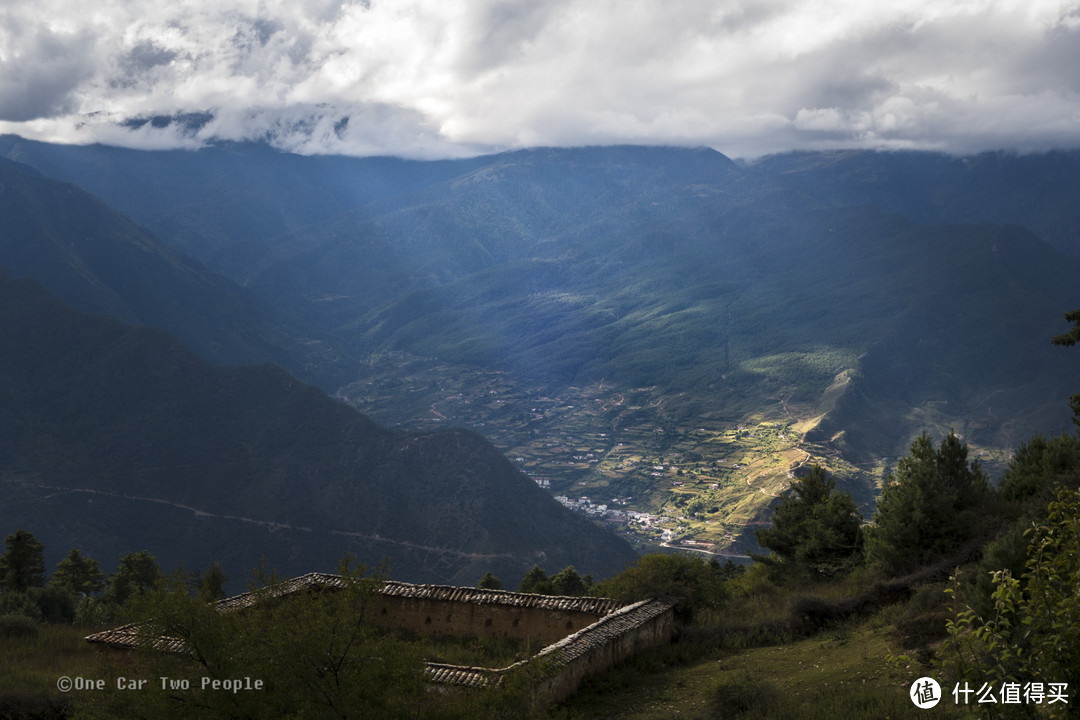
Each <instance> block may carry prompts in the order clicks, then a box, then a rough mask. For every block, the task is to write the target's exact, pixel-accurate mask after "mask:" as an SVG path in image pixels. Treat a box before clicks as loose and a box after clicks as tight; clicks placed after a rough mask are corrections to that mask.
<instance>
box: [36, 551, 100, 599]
mask: <svg viewBox="0 0 1080 720" xmlns="http://www.w3.org/2000/svg"><path fill="white" fill-rule="evenodd" d="M49 583H50V584H52V585H56V586H58V587H62V588H64V589H66V590H68V591H70V592H72V593H76V594H78V595H81V596H82V597H89V596H90V595H93V594H94V593H97V592H100V591H101V589H102V588H104V587H105V573H103V572H101V570H100V569H99V568H98V564H97V561H96V560H94V559H93V558H89V557H86V556H84V555H83V554H82V553H80V552H79V551H78V550H77V549H76V548H72V549H71V552H69V553H68V554H67V557H65V558H64V559H63V560H61V561H60V562H58V563H57V564H56V571H55V572H53V574H52V577H51V578H50V579H49Z"/></svg>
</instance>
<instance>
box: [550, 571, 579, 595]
mask: <svg viewBox="0 0 1080 720" xmlns="http://www.w3.org/2000/svg"><path fill="white" fill-rule="evenodd" d="M551 590H552V592H553V593H554V594H556V595H584V594H585V581H584V580H583V579H582V577H581V576H580V575H578V572H577V570H575V569H574V566H573V565H571V566H569V567H567V568H565V569H564V570H561V571H560V572H557V573H555V574H554V575H553V576H552V577H551Z"/></svg>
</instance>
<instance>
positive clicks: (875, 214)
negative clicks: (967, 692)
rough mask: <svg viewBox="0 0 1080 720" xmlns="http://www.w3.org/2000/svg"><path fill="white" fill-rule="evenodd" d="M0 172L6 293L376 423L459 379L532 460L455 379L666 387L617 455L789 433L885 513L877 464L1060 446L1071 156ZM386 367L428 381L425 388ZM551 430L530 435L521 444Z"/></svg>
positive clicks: (183, 162) (668, 158)
mask: <svg viewBox="0 0 1080 720" xmlns="http://www.w3.org/2000/svg"><path fill="white" fill-rule="evenodd" d="M0 157H4V158H7V159H8V161H15V162H3V164H2V165H0V171H2V172H3V173H5V175H4V178H3V179H2V180H0V182H3V185H4V188H5V191H4V193H3V194H0V203H7V204H5V205H4V206H3V212H4V213H5V217H12V218H16V219H17V220H18V221H17V222H13V223H11V224H5V228H3V229H0V253H3V254H2V255H0V265H3V266H4V267H7V268H8V270H9V271H11V272H12V273H14V274H17V275H32V276H34V277H37V278H38V279H40V280H41V281H42V282H43V283H44V284H45V285H47V286H48V287H49V289H50V290H51V291H52V292H54V293H56V294H57V295H59V296H60V297H61V298H62V299H63V300H64V301H65V302H69V303H71V304H72V305H73V306H75V307H77V308H79V309H80V310H84V311H88V312H94V313H103V314H109V315H114V316H116V317H119V318H121V319H123V320H125V321H127V322H136V323H141V324H146V325H152V326H156V327H161V328H164V329H166V330H169V331H170V332H173V333H175V334H176V335H177V336H179V337H180V338H181V339H182V340H183V341H184V342H185V343H186V344H188V345H190V346H191V348H192V349H194V350H195V351H196V352H198V353H199V354H200V355H201V356H202V357H203V358H204V359H206V360H209V361H211V362H216V363H234V362H252V361H259V362H261V361H271V362H275V363H277V364H278V365H280V366H281V367H283V368H285V369H286V370H288V371H289V372H291V373H293V374H294V375H296V376H297V377H299V378H300V379H302V380H304V381H306V382H310V383H314V384H317V385H318V386H319V387H321V388H323V389H324V390H326V391H328V392H330V393H333V392H335V391H336V390H338V389H339V388H342V387H343V386H346V385H348V387H349V388H350V389H349V392H347V393H346V392H342V396H343V397H345V396H348V397H349V398H350V401H351V402H354V403H355V404H356V405H357V407H358V408H359V409H360V410H361V411H364V412H371V413H372V416H373V417H374V419H375V420H377V421H378V422H380V423H385V424H390V425H398V426H401V427H404V428H412V429H417V428H420V427H428V426H431V425H432V424H433V423H434V424H436V425H437V424H439V423H440V422H442V421H443V420H444V418H443V414H444V413H443V412H436V411H435V409H436V407H444V406H443V405H439V403H445V402H446V400H447V397H448V395H450V394H451V392H450V387H451V386H453V387H454V388H455V389H454V393H456V394H455V397H456V398H458V400H456V402H460V403H467V404H469V405H470V408H472V410H471V411H470V412H472V413H473V414H472V415H471V416H470V417H472V418H473V420H475V422H471V423H470V424H471V425H472V427H473V428H474V429H475V430H477V431H480V432H483V433H484V434H487V435H490V436H491V437H492V438H493V439H494V440H496V442H499V443H500V445H499V447H500V448H501V449H503V450H504V451H509V450H511V449H512V448H513V449H514V454H516V453H518V452H521V453H523V454H525V451H524V450H520V448H521V447H522V442H521V441H520V439H516V440H514V441H513V442H511V441H509V440H507V441H505V442H502V440H503V438H502V437H501V436H500V435H499V433H500V429H501V428H502V427H504V426H505V425H506V424H507V421H508V418H507V415H506V413H507V410H506V403H505V402H503V400H505V398H497V399H495V400H494V401H492V400H493V399H492V398H491V397H490V393H492V392H495V391H493V390H492V389H491V388H490V386H489V384H481V383H479V382H477V383H475V384H472V385H470V384H469V382H468V381H467V380H466V381H461V380H460V378H467V377H472V376H476V377H489V376H490V375H489V374H490V373H497V374H498V377H499V378H501V379H500V382H501V383H503V385H502V386H500V387H506V388H508V390H507V391H506V395H507V397H509V395H511V394H513V395H516V396H519V397H522V396H526V395H528V396H530V397H534V396H536V397H539V396H543V397H548V396H550V397H556V396H560V394H568V393H569V394H572V393H574V392H576V391H577V390H576V389H579V388H582V387H585V386H589V387H593V386H599V387H603V388H607V389H608V390H607V391H608V392H610V393H611V394H612V397H616V396H618V397H621V396H622V395H623V394H629V393H631V392H635V391H638V390H642V389H643V390H644V391H647V392H648V393H649V395H650V397H651V398H653V400H652V401H650V402H649V403H646V405H645V406H643V407H641V408H638V409H635V410H633V413H631V411H630V410H629V409H628V408H622V409H620V410H619V411H618V412H617V413H616V414H614V415H610V416H609V415H605V416H604V419H603V423H606V424H605V425H603V427H600V426H597V427H596V428H593V429H594V430H596V431H597V432H596V433H594V436H595V437H594V438H593V439H594V440H597V442H599V439H598V438H599V437H600V436H605V437H606V438H607V439H606V440H605V442H608V443H609V445H610V446H611V448H609V449H612V450H613V449H614V448H615V447H616V446H617V445H618V442H617V438H618V437H619V436H618V433H619V431H620V429H621V428H624V427H625V426H626V425H627V423H628V422H629V420H628V419H627V418H628V417H629V415H630V414H634V417H635V422H638V421H640V422H642V423H652V424H653V425H654V426H655V427H657V428H661V427H664V428H668V434H669V435H668V436H669V437H670V436H671V427H672V426H673V425H674V426H678V427H681V428H696V427H698V426H699V425H701V424H703V423H705V422H707V421H708V422H714V421H715V422H719V421H724V422H725V423H727V424H728V425H730V426H732V427H734V426H735V425H737V424H739V423H743V422H748V421H751V420H753V421H757V420H778V421H783V422H790V423H793V427H795V428H797V432H798V436H799V442H800V443H801V447H802V448H803V449H804V451H805V453H806V454H807V457H810V456H814V457H816V458H817V459H819V460H822V461H827V462H829V463H832V464H833V466H834V468H840V467H841V466H844V467H847V468H849V470H850V473H848V474H847V475H845V477H844V482H845V483H846V484H848V485H849V486H851V487H852V488H853V489H854V490H855V491H856V492H857V495H859V496H860V497H863V498H872V495H873V492H874V486H875V484H876V483H877V482H879V481H880V479H881V476H882V474H883V473H884V472H885V471H887V467H888V465H887V461H885V460H883V459H884V458H887V457H889V456H895V455H897V454H901V453H902V452H903V451H904V450H905V449H906V447H907V445H908V443H909V442H910V440H911V438H912V437H913V436H915V435H917V434H918V433H920V432H921V431H923V430H926V429H930V430H932V431H935V432H937V431H948V429H949V428H955V429H956V430H957V431H958V432H961V433H962V434H963V435H964V437H965V439H966V440H968V441H969V442H971V443H974V444H976V445H978V446H979V447H981V448H986V449H990V450H993V449H997V450H999V451H1001V452H1008V451H1009V450H1010V449H1011V448H1012V447H1015V445H1016V444H1017V443H1018V442H1020V441H1022V440H1024V439H1026V437H1027V436H1028V435H1029V434H1030V433H1031V432H1034V431H1042V432H1044V433H1049V432H1054V431H1058V430H1061V429H1062V428H1065V427H1067V426H1068V422H1069V421H1068V408H1067V404H1066V402H1065V398H1066V397H1067V396H1068V395H1069V394H1070V393H1071V392H1073V390H1074V386H1075V383H1076V381H1077V376H1078V375H1080V373H1077V372H1076V365H1075V362H1073V359H1072V358H1070V357H1069V356H1068V354H1067V353H1063V352H1062V351H1061V350H1060V349H1059V348H1053V347H1051V346H1050V343H1049V338H1050V337H1051V336H1052V335H1054V334H1057V333H1059V332H1061V331H1062V323H1061V317H1062V314H1063V313H1064V312H1065V311H1067V310H1069V309H1071V308H1074V307H1080V285H1078V284H1077V283H1076V282H1075V278H1076V277H1077V276H1078V271H1080V259H1078V255H1080V246H1078V245H1077V244H1076V242H1077V241H1076V238H1077V237H1080V232H1078V231H1080V211H1078V210H1077V205H1076V203H1075V202H1074V199H1075V197H1077V192H1078V191H1080V154H1078V153H1070V152H1057V153H1046V154H1041V155H1026V156H1017V155H1010V154H1006V153H987V154H983V155H979V156H974V157H967V158H956V157H949V156H944V155H937V154H932V153H875V152H862V151H860V152H837V153H793V154H787V155H779V156H772V157H767V158H761V159H758V160H755V161H752V162H736V161H733V160H731V159H729V158H727V157H725V156H724V155H722V154H721V153H719V152H716V151H715V150H711V149H707V148H656V147H603V148H539V149H531V150H522V151H516V152H510V153H502V154H498V155H492V156H484V157H478V158H471V159H467V160H452V161H451V160H448V161H437V162H417V161H408V160H402V159H396V158H341V157H300V156H295V155H288V154H285V153H279V152H276V151H274V150H271V149H269V148H267V147H265V146H260V145H256V144H223V145H218V146H212V147H207V148H204V149H202V150H198V151H168V152H148V151H135V150H124V149H118V148H110V147H104V146H87V147H70V146H57V145H48V144H43V143H35V142H30V141H27V140H24V139H21V138H17V137H13V136H5V137H2V138H0ZM31 167H32V168H33V170H31V169H30V168H31ZM65 183H66V184H65ZM88 193H92V194H93V196H96V197H91V196H90V195H89V194H88ZM5 198H7V200H5ZM106 204H107V205H106ZM50 208H51V209H50ZM73 237H74V238H76V240H75V241H73V240H72V238H73ZM87 238H92V239H94V242H92V243H87V242H81V240H84V239H87ZM387 358H392V359H393V358H400V359H401V361H400V362H401V368H402V371H403V368H404V365H405V364H406V363H408V362H412V361H414V360H416V361H422V362H425V363H428V364H429V366H430V367H434V368H436V369H435V370H434V371H432V372H430V373H428V374H427V375H425V376H424V379H423V381H418V380H417V378H416V377H410V378H408V379H407V380H406V379H405V378H404V376H403V375H402V374H401V373H398V374H397V376H395V374H394V373H393V372H390V373H384V372H383V371H382V368H383V367H384V366H385V364H386V362H385V360H386V359H387ZM395 362H396V361H395ZM392 364H393V363H391V365H392ZM376 367H378V368H380V370H379V372H378V373H376V372H375V369H374V368H376ZM485 374H487V375H485ZM365 388H366V389H365ZM380 394H381V396H382V397H384V398H389V401H386V402H381V403H374V402H373V401H372V398H374V397H376V396H380ZM395 397H396V398H397V401H396V402H395V400H394V398H395ZM534 404H535V403H534ZM605 407H606V406H605ZM565 408H566V410H565V412H567V413H569V415H567V417H576V416H575V415H574V413H579V414H580V413H582V412H584V408H583V407H582V406H581V405H580V403H579V404H578V406H577V407H574V403H571V402H569V401H567V404H566V405H565ZM533 410H535V409H534V408H531V407H530V406H529V404H528V403H526V404H524V405H523V406H522V407H521V408H520V409H519V408H517V407H516V406H515V413H516V414H515V415H514V416H513V418H510V419H512V420H513V422H515V423H517V424H518V425H520V426H521V427H522V428H526V423H525V416H527V415H529V413H530V411H533ZM425 412H426V416H424V417H422V415H424V413H425ZM612 412H615V411H614V410H613V411H612ZM425 418H426V419H425ZM600 430H603V431H604V432H603V433H601V432H599V431H600ZM455 432H461V431H455ZM521 432H522V433H524V434H526V435H528V434H529V433H533V434H535V433H536V432H539V431H538V430H537V429H533V430H528V429H527V428H526V429H524V430H522V431H521ZM466 435H468V436H470V437H471V435H469V434H468V433H466ZM462 437H464V436H462ZM627 442H629V441H627ZM185 452H195V450H194V446H187V447H186V448H185ZM651 452H652V451H648V452H645V451H644V450H642V452H641V453H640V454H642V455H643V456H647V455H649V453H651ZM524 459H525V461H526V462H528V461H529V458H528V457H526V458H524ZM660 459H661V458H660V457H659V456H657V460H655V461H650V462H656V461H659V460H660ZM620 462H621V461H620ZM882 463H885V464H884V465H883V464H882ZM852 468H853V469H852ZM873 468H877V470H873ZM789 469H790V468H787V467H784V468H779V469H778V470H777V471H776V472H777V477H778V478H780V477H783V475H784V473H786V471H787V470H789ZM579 477H585V479H586V480H588V481H589V482H590V483H592V481H591V479H590V478H591V476H590V477H586V476H584V475H580V474H579V475H575V476H573V477H571V476H569V475H567V476H565V477H560V476H556V477H555V478H554V480H553V483H554V484H553V489H557V490H558V491H560V492H564V493H570V492H573V491H574V489H575V488H576V487H577V486H578V485H579V484H585V483H579V482H578V478H579ZM606 482H607V480H604V481H603V482H599V483H592V484H591V485H590V490H591V491H595V492H603V491H604V490H603V487H604V483H606ZM746 482H747V484H749V483H750V478H747V480H746ZM615 486H616V483H614V482H612V483H611V489H610V490H609V492H610V493H612V494H614V493H615V490H614V488H615ZM598 488H599V489H598ZM177 502H179V501H177ZM235 511H236V512H238V510H235ZM230 512H233V511H230ZM751 512H754V513H758V514H759V516H760V515H763V514H764V513H765V512H767V503H763V504H759V505H758V506H757V507H756V508H755V509H753V510H752V511H751ZM722 514H723V513H722V512H721V515H722ZM718 517H719V516H718ZM421 544H423V543H421ZM463 547H464V546H463ZM556 569H557V568H556Z"/></svg>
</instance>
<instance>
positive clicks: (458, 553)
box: [31, 484, 513, 560]
mask: <svg viewBox="0 0 1080 720" xmlns="http://www.w3.org/2000/svg"><path fill="white" fill-rule="evenodd" d="M31 487H37V488H42V489H45V490H57V491H60V492H55V493H53V494H51V495H47V496H45V498H44V499H46V500H47V499H49V498H53V497H57V496H58V495H66V494H69V493H82V494H86V495H99V496H102V497H110V498H118V499H121V500H131V501H134V502H148V503H157V504H159V505H168V506H169V507H174V508H177V509H179V510H186V511H188V512H190V513H192V514H193V515H194V516H195V517H202V518H213V519H215V520H231V521H233V522H241V523H248V524H250V525H258V526H260V527H265V528H267V529H268V530H270V532H278V531H280V530H287V531H291V532H304V533H324V534H326V535H341V536H344V537H351V538H356V539H358V540H368V541H371V542H379V543H388V544H391V545H398V546H401V547H407V548H410V549H413V550H422V551H424V552H430V553H437V554H440V555H453V556H455V557H464V558H469V559H475V560H490V559H493V558H509V557H513V555H511V554H510V553H490V554H485V553H470V552H465V551H463V550H452V549H450V548H440V547H432V546H430V545H420V544H417V543H413V542H409V541H407V540H394V539H391V538H385V537H382V536H380V535H378V534H370V535H369V534H367V533H361V532H353V531H349V530H323V529H318V528H310V527H305V526H303V525H290V524H289V523H281V522H276V521H273V520H259V519H256V518H249V517H244V516H242V515H225V514H221V513H214V512H209V511H207V510H202V509H200V508H197V507H193V506H191V505H184V504H182V503H176V502H172V501H171V500H165V499H164V498H154V497H145V496H140V495H122V494H120V493H112V492H108V491H105V490H95V489H94V488H65V487H58V486H54V485H36V484H35V485H31Z"/></svg>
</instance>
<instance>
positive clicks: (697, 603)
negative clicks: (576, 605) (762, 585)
mask: <svg viewBox="0 0 1080 720" xmlns="http://www.w3.org/2000/svg"><path fill="white" fill-rule="evenodd" d="M596 591H597V592H598V593H599V594H600V595H603V596H605V597H610V598H612V599H614V600H616V601H618V602H620V603H632V602H636V601H638V600H644V599H645V598H649V597H662V596H674V597H678V598H681V600H682V602H681V603H680V604H679V607H678V609H677V612H678V613H679V614H680V617H682V618H684V619H690V618H691V617H693V614H694V613H695V612H697V611H698V610H699V609H701V608H716V607H719V605H720V603H721V602H722V601H723V599H724V597H725V596H726V591H725V588H724V577H723V575H722V571H721V566H720V565H719V564H718V563H715V564H714V563H710V562H706V561H705V560H702V559H700V558H696V557H691V556H689V555H676V554H666V553H655V554H652V555H643V556H641V557H640V558H638V559H637V562H635V563H634V564H633V565H631V566H630V567H628V568H627V569H625V570H623V571H622V572H621V573H619V574H618V575H616V576H615V577H612V578H609V579H607V580H604V581H603V582H601V583H600V584H598V585H597V586H596Z"/></svg>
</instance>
